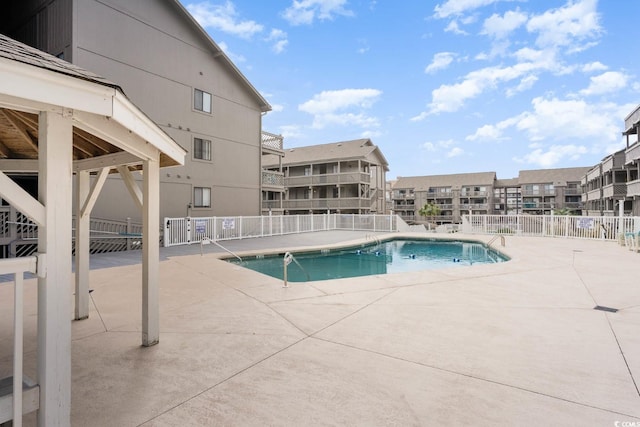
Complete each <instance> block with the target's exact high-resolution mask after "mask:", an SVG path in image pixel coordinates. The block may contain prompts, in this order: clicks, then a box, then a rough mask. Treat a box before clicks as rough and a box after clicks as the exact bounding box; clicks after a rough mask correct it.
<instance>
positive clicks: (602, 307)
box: [593, 305, 618, 313]
mask: <svg viewBox="0 0 640 427" xmlns="http://www.w3.org/2000/svg"><path fill="white" fill-rule="evenodd" d="M593 309H594V310H600V311H608V312H609V313H617V312H618V309H617V308H611V307H604V306H602V305H596V306H595V307H593Z"/></svg>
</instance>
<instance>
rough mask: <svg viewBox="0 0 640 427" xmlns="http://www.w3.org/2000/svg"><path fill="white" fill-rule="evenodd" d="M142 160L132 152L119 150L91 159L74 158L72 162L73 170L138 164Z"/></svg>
mask: <svg viewBox="0 0 640 427" xmlns="http://www.w3.org/2000/svg"><path fill="white" fill-rule="evenodd" d="M139 164H142V160H140V159H139V158H138V157H136V156H134V155H133V154H130V153H127V152H125V151H121V152H119V153H114V154H107V155H104V156H99V157H94V158H91V159H82V160H76V161H75V162H73V171H74V172H78V171H81V170H100V169H102V168H106V167H117V166H123V165H139Z"/></svg>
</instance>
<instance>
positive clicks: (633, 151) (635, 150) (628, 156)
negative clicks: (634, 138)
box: [625, 142, 640, 163]
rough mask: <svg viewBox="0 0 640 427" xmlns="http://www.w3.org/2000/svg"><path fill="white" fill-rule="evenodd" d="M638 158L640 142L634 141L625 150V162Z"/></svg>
mask: <svg viewBox="0 0 640 427" xmlns="http://www.w3.org/2000/svg"><path fill="white" fill-rule="evenodd" d="M638 159H640V142H636V143H635V144H633V145H632V146H631V147H629V148H628V149H627V151H625V163H631V162H633V161H634V160H638Z"/></svg>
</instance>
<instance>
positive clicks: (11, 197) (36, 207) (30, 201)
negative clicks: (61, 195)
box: [0, 171, 46, 225]
mask: <svg viewBox="0 0 640 427" xmlns="http://www.w3.org/2000/svg"><path fill="white" fill-rule="evenodd" d="M0 196H2V198H3V199H4V200H6V201H7V202H9V204H10V205H11V206H13V207H14V208H16V209H17V210H18V211H20V212H22V213H23V214H25V215H26V216H27V217H29V218H30V219H32V220H33V221H34V222H35V223H36V224H38V225H44V223H45V219H46V216H45V209H44V206H43V205H42V204H41V203H40V202H38V201H37V200H36V199H34V198H33V197H31V195H30V194H29V193H27V192H26V191H25V190H24V189H22V187H20V186H19V185H18V184H16V183H15V182H14V181H13V180H12V179H11V178H9V177H8V176H7V175H5V174H4V172H1V171H0Z"/></svg>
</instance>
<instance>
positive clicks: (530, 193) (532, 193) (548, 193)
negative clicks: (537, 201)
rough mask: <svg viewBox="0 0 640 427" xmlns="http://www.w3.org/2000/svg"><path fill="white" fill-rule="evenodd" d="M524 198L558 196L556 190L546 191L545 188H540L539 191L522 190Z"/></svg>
mask: <svg viewBox="0 0 640 427" xmlns="http://www.w3.org/2000/svg"><path fill="white" fill-rule="evenodd" d="M521 194H522V196H523V197H527V196H529V197H532V196H555V195H556V190H555V188H554V189H544V188H540V189H538V190H526V189H524V188H523V189H522V193H521Z"/></svg>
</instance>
